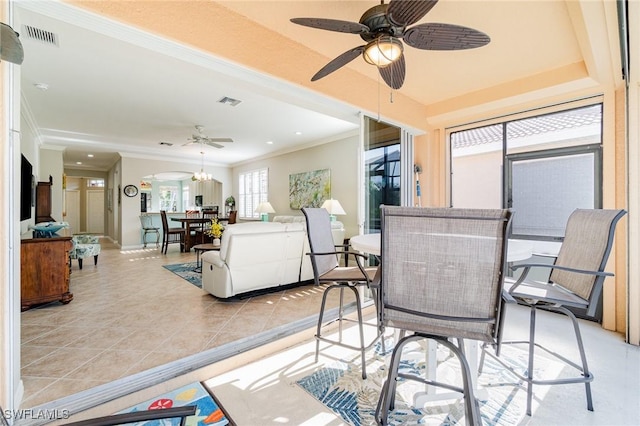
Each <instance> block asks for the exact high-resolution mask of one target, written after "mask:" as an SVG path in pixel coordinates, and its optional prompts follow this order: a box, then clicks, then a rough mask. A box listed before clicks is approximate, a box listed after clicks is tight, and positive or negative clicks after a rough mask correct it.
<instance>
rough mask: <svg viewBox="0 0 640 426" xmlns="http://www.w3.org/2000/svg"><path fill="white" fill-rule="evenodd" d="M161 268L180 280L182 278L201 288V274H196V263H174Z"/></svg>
mask: <svg viewBox="0 0 640 426" xmlns="http://www.w3.org/2000/svg"><path fill="white" fill-rule="evenodd" d="M163 266H164V267H165V268H167V269H168V270H170V271H171V272H173V273H174V274H176V275H177V276H179V277H180V278H184V279H185V280H187V281H189V282H190V283H191V284H193V285H195V286H196V287H200V288H202V274H201V273H200V272H196V270H195V269H196V262H187V263H176V264H173V265H163Z"/></svg>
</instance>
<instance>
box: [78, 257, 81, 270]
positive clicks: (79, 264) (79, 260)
mask: <svg viewBox="0 0 640 426" xmlns="http://www.w3.org/2000/svg"><path fill="white" fill-rule="evenodd" d="M78 268H80V269H82V259H78Z"/></svg>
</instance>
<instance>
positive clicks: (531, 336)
mask: <svg viewBox="0 0 640 426" xmlns="http://www.w3.org/2000/svg"><path fill="white" fill-rule="evenodd" d="M535 334H536V308H535V306H532V307H531V319H530V321H529V365H528V366H527V416H530V415H531V401H532V399H533V355H534V348H535V342H536V338H535Z"/></svg>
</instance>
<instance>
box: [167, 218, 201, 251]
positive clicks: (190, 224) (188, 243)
mask: <svg viewBox="0 0 640 426" xmlns="http://www.w3.org/2000/svg"><path fill="white" fill-rule="evenodd" d="M171 220H172V221H174V222H180V223H182V227H183V228H184V229H185V233H184V251H185V252H189V251H191V247H193V246H194V245H196V244H197V243H198V241H196V240H195V239H194V238H192V236H191V231H192V230H195V228H194V225H195V226H198V225H204V224H207V223H211V219H210V218H208V217H172V218H171Z"/></svg>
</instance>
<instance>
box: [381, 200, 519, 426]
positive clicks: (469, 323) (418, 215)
mask: <svg viewBox="0 0 640 426" xmlns="http://www.w3.org/2000/svg"><path fill="white" fill-rule="evenodd" d="M511 216H512V215H511V212H510V211H509V210H488V209H451V208H421V207H395V206H383V207H382V212H381V228H382V246H381V262H382V263H381V266H380V268H381V274H380V279H381V281H380V291H379V292H380V294H381V300H380V315H381V320H380V324H381V327H382V328H383V329H384V327H394V328H397V329H400V330H402V331H409V332H413V334H408V335H406V336H404V337H402V338H401V339H400V340H399V341H398V343H397V344H396V346H395V348H394V350H393V354H392V356H391V363H390V367H389V373H388V376H387V380H386V381H385V383H384V385H383V387H382V391H381V393H380V398H379V400H378V406H377V409H376V414H375V417H376V421H377V422H378V423H379V424H387V419H388V414H389V412H390V410H393V407H394V403H395V393H396V385H397V383H398V380H399V379H404V380H415V381H418V382H421V383H425V384H428V385H432V386H438V387H442V388H445V389H448V390H453V391H457V392H460V393H461V394H462V395H463V396H464V399H465V415H466V423H467V424H469V425H479V424H481V420H480V412H479V407H478V402H477V400H476V399H475V396H474V392H473V379H472V375H471V370H470V369H469V365H468V362H467V360H466V358H465V355H464V350H463V347H462V340H463V339H473V340H479V341H482V342H495V341H496V339H497V336H498V331H499V324H500V321H499V316H500V312H501V308H502V297H501V293H502V285H503V277H504V273H505V267H506V249H507V240H506V238H507V234H508V230H509V226H510V223H511ZM382 331H384V330H382ZM420 339H431V340H434V341H435V342H436V343H437V344H441V345H444V346H445V347H447V348H448V349H449V350H450V351H451V352H452V353H453V355H455V356H456V357H457V358H458V360H459V362H460V365H461V367H462V382H463V386H462V388H461V387H459V386H455V385H453V384H451V383H445V382H439V381H437V380H436V379H437V378H435V377H432V378H430V377H422V376H417V375H413V374H405V373H400V372H399V371H398V368H399V366H400V362H401V358H402V350H403V348H404V347H405V346H406V345H407V344H408V343H410V342H413V341H416V340H420ZM452 340H453V341H456V342H457V346H456V345H455V344H453V343H452ZM474 368H475V366H474Z"/></svg>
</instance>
